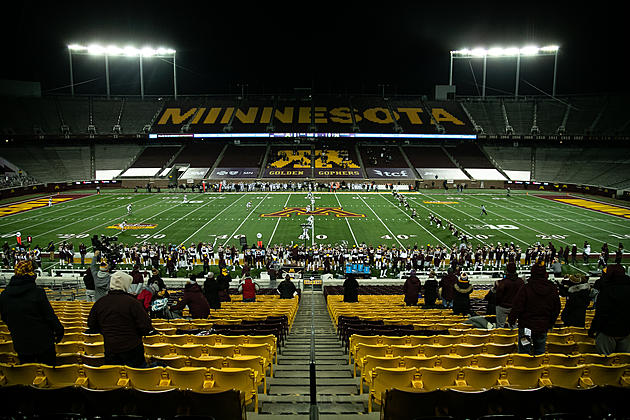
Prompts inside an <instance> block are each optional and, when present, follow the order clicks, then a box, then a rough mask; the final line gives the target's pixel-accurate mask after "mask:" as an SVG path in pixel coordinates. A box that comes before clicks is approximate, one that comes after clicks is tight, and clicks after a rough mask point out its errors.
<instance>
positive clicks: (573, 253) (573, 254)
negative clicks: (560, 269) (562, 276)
mask: <svg viewBox="0 0 630 420" xmlns="http://www.w3.org/2000/svg"><path fill="white" fill-rule="evenodd" d="M576 263H577V245H576V244H573V245H571V264H573V265H575V264H576Z"/></svg>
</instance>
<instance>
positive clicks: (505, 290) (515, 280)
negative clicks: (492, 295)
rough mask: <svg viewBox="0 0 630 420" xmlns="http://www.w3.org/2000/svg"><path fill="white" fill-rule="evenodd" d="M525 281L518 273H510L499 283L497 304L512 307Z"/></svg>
mask: <svg viewBox="0 0 630 420" xmlns="http://www.w3.org/2000/svg"><path fill="white" fill-rule="evenodd" d="M524 284H525V282H524V281H523V279H522V278H520V277H519V276H517V275H516V273H508V274H506V276H505V278H503V279H501V280H499V282H498V284H497V296H496V299H497V306H501V307H503V308H511V307H512V302H513V301H514V298H515V297H516V294H517V293H518V291H519V290H520V288H521V287H523V285H524Z"/></svg>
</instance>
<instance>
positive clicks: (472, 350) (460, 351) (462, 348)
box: [453, 344, 483, 356]
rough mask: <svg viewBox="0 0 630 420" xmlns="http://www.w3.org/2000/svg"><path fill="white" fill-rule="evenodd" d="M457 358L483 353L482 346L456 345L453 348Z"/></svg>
mask: <svg viewBox="0 0 630 420" xmlns="http://www.w3.org/2000/svg"><path fill="white" fill-rule="evenodd" d="M453 350H454V351H455V354H457V355H458V356H470V355H476V354H481V353H483V344H476V345H475V344H457V345H455V346H453Z"/></svg>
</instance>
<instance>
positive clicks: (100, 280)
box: [90, 257, 111, 301]
mask: <svg viewBox="0 0 630 420" xmlns="http://www.w3.org/2000/svg"><path fill="white" fill-rule="evenodd" d="M90 270H91V271H92V278H93V279H94V301H97V300H99V299H100V298H102V297H103V296H105V295H106V294H107V292H108V291H109V282H110V280H111V274H110V273H109V271H104V270H100V269H99V266H98V263H97V262H96V257H92V264H90Z"/></svg>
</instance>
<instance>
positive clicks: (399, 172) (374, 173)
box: [365, 168, 415, 179]
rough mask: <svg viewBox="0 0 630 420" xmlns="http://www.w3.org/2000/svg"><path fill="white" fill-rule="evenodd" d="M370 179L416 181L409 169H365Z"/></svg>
mask: <svg viewBox="0 0 630 420" xmlns="http://www.w3.org/2000/svg"><path fill="white" fill-rule="evenodd" d="M365 170H366V172H367V175H368V178H383V179H415V176H414V174H413V172H412V170H411V169H409V168H365Z"/></svg>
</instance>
